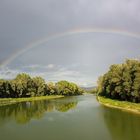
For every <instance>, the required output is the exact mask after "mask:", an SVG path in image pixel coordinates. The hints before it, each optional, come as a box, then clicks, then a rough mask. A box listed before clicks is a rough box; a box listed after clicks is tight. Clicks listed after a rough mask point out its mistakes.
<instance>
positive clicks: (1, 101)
mask: <svg viewBox="0 0 140 140" xmlns="http://www.w3.org/2000/svg"><path fill="white" fill-rule="evenodd" d="M61 97H64V96H61V95H51V96H41V97H28V98H0V106H5V105H10V104H15V103H19V102H26V101H38V100H50V99H55V98H61Z"/></svg>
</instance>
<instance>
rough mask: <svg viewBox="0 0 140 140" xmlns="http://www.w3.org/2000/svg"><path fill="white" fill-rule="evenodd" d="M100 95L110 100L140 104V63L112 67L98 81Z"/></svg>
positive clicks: (132, 61)
mask: <svg viewBox="0 0 140 140" xmlns="http://www.w3.org/2000/svg"><path fill="white" fill-rule="evenodd" d="M98 94H99V95H100V96H105V97H108V98H113V99H119V100H127V101H132V102H140V61H139V60H126V62H125V63H123V64H118V65H112V66H111V67H110V69H109V71H108V72H107V73H106V74H104V75H103V76H102V77H101V78H99V80H98Z"/></svg>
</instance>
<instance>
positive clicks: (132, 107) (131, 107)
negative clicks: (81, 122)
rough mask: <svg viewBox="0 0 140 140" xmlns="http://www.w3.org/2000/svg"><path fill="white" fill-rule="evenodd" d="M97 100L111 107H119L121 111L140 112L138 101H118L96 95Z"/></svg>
mask: <svg viewBox="0 0 140 140" xmlns="http://www.w3.org/2000/svg"><path fill="white" fill-rule="evenodd" d="M97 100H98V101H99V103H100V104H102V105H104V106H107V107H111V108H117V109H121V110H123V111H128V112H133V113H137V114H140V103H131V102H127V101H118V100H113V99H109V98H105V97H101V96H98V97H97Z"/></svg>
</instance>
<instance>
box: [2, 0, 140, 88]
mask: <svg viewBox="0 0 140 140" xmlns="http://www.w3.org/2000/svg"><path fill="white" fill-rule="evenodd" d="M139 5H140V1H139V0H123V1H122V0H59V1H58V0H0V64H1V68H0V78H8V79H9V78H13V77H14V76H15V75H16V74H17V73H19V72H27V73H29V74H31V75H32V76H35V75H40V76H42V77H44V78H45V79H46V81H55V82H56V81H58V80H64V79H65V80H69V81H73V82H77V83H78V84H80V85H83V86H92V85H96V81H97V77H98V76H99V75H101V74H103V73H104V72H106V71H107V69H108V67H109V65H111V64H112V63H121V62H123V61H124V60H125V59H126V58H140V55H139V54H140V27H139V25H140V10H139ZM87 29H88V30H87ZM78 30H80V31H81V32H78ZM89 31H90V32H89Z"/></svg>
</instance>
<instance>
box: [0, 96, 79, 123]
mask: <svg viewBox="0 0 140 140" xmlns="http://www.w3.org/2000/svg"><path fill="white" fill-rule="evenodd" d="M77 103H78V101H77V99H76V98H73V97H70V98H63V99H56V100H40V101H32V102H24V103H17V104H13V105H7V106H3V107H0V125H2V124H5V123H6V122H8V121H10V120H14V121H16V123H19V124H25V123H28V122H29V121H30V120H31V119H41V118H42V117H43V116H44V114H45V113H47V112H52V111H59V112H67V111H69V110H71V109H73V108H75V107H76V106H77Z"/></svg>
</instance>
